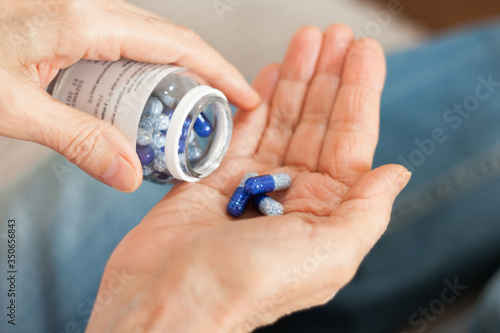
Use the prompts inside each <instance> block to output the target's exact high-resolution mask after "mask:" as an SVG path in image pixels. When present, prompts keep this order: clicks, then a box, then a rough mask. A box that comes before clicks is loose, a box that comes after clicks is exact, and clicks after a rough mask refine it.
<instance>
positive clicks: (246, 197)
mask: <svg viewBox="0 0 500 333" xmlns="http://www.w3.org/2000/svg"><path fill="white" fill-rule="evenodd" d="M255 176H257V173H255V172H249V173H247V174H246V175H245V176H244V177H243V179H242V180H241V183H240V186H238V188H237V189H236V191H235V192H234V194H233V196H232V197H231V200H229V203H228V204H227V207H226V209H227V212H228V214H229V215H231V216H234V217H238V216H241V215H243V212H244V211H245V208H247V206H248V204H249V203H250V198H251V196H250V193H248V191H247V190H245V187H244V185H245V182H246V181H247V179H248V178H251V177H255Z"/></svg>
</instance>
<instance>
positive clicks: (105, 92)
mask: <svg viewBox="0 0 500 333" xmlns="http://www.w3.org/2000/svg"><path fill="white" fill-rule="evenodd" d="M48 92H49V93H51V94H52V95H53V96H54V97H55V98H56V99H58V100H60V101H61V102H64V103H66V104H67V105H69V106H72V107H75V108H77V109H79V110H81V111H84V112H87V113H90V114H92V115H94V116H96V117H98V118H100V119H103V120H105V121H108V122H110V123H111V124H113V125H114V126H116V127H117V128H118V129H119V130H120V131H122V133H123V134H124V135H125V136H126V137H127V139H128V140H129V141H130V143H131V144H132V145H134V147H135V149H136V151H137V155H138V157H139V160H140V161H141V164H142V168H143V175H144V179H146V180H149V181H152V182H155V183H159V184H171V183H176V182H178V181H187V182H196V181H198V180H200V179H202V178H205V177H207V176H208V175H210V174H211V173H213V172H214V171H215V170H216V169H217V168H218V167H219V165H220V163H221V162H222V160H223V158H224V156H225V154H226V152H227V149H228V147H229V143H230V140H231V134H232V117H231V109H230V107H229V104H228V102H227V99H226V97H225V96H224V94H223V93H222V92H220V91H219V90H217V89H214V88H212V87H210V86H208V85H207V84H206V82H205V81H204V80H203V79H202V78H201V77H200V76H199V75H197V74H196V73H194V72H192V71H189V70H187V69H184V68H180V67H175V66H170V65H158V64H147V63H140V62H135V61H131V60H128V59H121V60H119V61H117V62H109V61H87V60H82V61H80V62H78V63H77V64H75V65H73V66H72V67H69V68H67V69H65V70H63V71H61V72H60V73H59V75H58V76H57V77H56V79H55V80H54V81H53V82H52V83H51V84H50V86H49V88H48Z"/></svg>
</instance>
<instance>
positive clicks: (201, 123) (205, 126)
mask: <svg viewBox="0 0 500 333" xmlns="http://www.w3.org/2000/svg"><path fill="white" fill-rule="evenodd" d="M193 128H194V130H195V132H196V133H197V134H198V135H199V136H201V137H202V138H206V137H207V136H209V135H210V134H212V124H211V123H210V120H208V118H207V116H205V114H204V113H203V112H202V113H200V114H199V115H198V117H197V118H196V121H195V122H194V125H193Z"/></svg>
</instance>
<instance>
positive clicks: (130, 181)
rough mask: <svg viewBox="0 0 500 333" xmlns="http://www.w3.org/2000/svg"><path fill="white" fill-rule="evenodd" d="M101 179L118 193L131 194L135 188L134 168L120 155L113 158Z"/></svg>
mask: <svg viewBox="0 0 500 333" xmlns="http://www.w3.org/2000/svg"><path fill="white" fill-rule="evenodd" d="M101 177H102V178H103V179H104V181H105V182H106V183H108V184H109V185H110V186H111V187H113V188H115V189H117V190H118V191H122V192H132V191H133V190H135V188H136V187H137V182H138V181H137V176H136V173H135V171H134V168H133V167H132V165H130V163H129V162H127V160H126V159H124V158H123V156H121V155H117V156H116V157H115V159H114V160H113V162H112V163H111V165H110V166H109V167H108V170H106V172H105V173H103V174H102V175H101Z"/></svg>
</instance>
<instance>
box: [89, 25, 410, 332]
mask: <svg viewBox="0 0 500 333" xmlns="http://www.w3.org/2000/svg"><path fill="white" fill-rule="evenodd" d="M384 76H385V63H384V57H383V53H382V51H381V49H380V48H379V46H378V45H377V44H376V43H375V42H373V41H370V40H362V41H358V42H355V41H354V40H353V36H352V32H351V31H350V30H349V29H348V28H347V27H344V26H340V25H335V26H332V27H330V28H328V29H327V30H326V32H324V33H323V32H321V31H320V30H318V29H316V28H311V27H308V28H304V29H301V30H300V31H299V32H298V33H297V34H296V35H295V36H294V38H293V40H292V42H291V44H290V47H289V50H288V53H287V55H286V58H285V61H284V63H283V64H282V65H270V66H268V67H266V68H265V69H264V70H263V71H262V72H261V73H260V75H259V76H258V77H257V78H256V80H255V82H254V84H253V86H254V88H255V89H256V90H257V91H258V92H259V93H260V94H261V97H262V99H263V102H262V104H261V105H260V106H259V107H258V108H256V109H254V110H251V111H241V112H239V113H238V114H237V116H236V118H235V122H234V126H235V129H234V136H233V141H232V145H231V147H230V150H229V153H228V155H227V157H226V159H225V161H224V163H223V164H222V165H221V167H220V168H219V169H218V170H217V172H216V173H214V174H213V175H211V176H210V177H208V178H206V179H204V180H203V181H200V182H199V183H196V184H187V183H184V184H179V185H176V186H175V187H174V188H173V189H172V190H171V191H170V192H169V193H168V195H167V196H166V197H165V198H164V199H163V200H162V201H161V202H160V203H159V204H158V205H156V206H155V207H154V208H153V209H152V210H151V212H150V213H149V214H148V215H147V216H146V217H145V218H144V220H143V221H142V222H141V223H140V224H139V225H138V226H137V227H136V228H135V229H134V230H132V231H131V232H130V233H129V234H128V235H127V236H126V237H125V239H124V240H123V241H122V242H121V243H120V245H119V246H118V247H117V249H116V250H115V252H114V253H113V255H112V257H111V259H110V260H109V262H108V265H107V267H106V271H105V274H104V277H103V281H102V283H101V287H100V291H99V295H98V298H97V302H96V307H95V308H94V312H93V314H92V317H91V320H90V323H89V327H88V331H89V332H108V331H110V332H142V331H145V332H156V331H158V332H248V331H251V330H252V329H254V328H255V327H258V326H262V325H265V324H268V323H271V322H273V321H275V320H276V319H278V318H279V317H281V316H283V315H285V314H288V313H290V312H293V311H297V310H300V309H304V308H307V307H311V306H315V305H319V304H322V303H324V302H326V301H328V300H330V299H331V298H332V297H333V296H334V295H335V293H336V292H337V291H338V290H339V289H340V288H341V287H342V286H344V285H345V284H346V283H347V282H348V281H349V280H350V279H351V278H352V276H353V275H354V273H355V272H356V269H357V267H358V266H359V264H360V262H361V260H362V259H363V257H364V256H365V255H366V253H367V252H368V251H369V250H370V249H371V247H372V246H373V245H374V243H375V242H376V241H377V239H378V238H379V237H380V236H381V235H382V233H383V232H384V230H385V228H386V226H387V223H388V221H389V216H390V212H391V208H392V204H393V202H394V199H395V197H396V196H397V194H398V193H399V191H400V190H401V189H402V188H403V187H404V186H405V185H406V183H407V182H408V180H409V178H410V175H409V173H407V172H406V170H405V169H404V168H403V167H401V166H396V165H387V166H383V167H380V168H378V169H376V170H373V171H370V170H371V163H372V158H373V154H374V150H375V147H376V144H377V138H378V113H379V104H380V94H381V90H382V87H383V81H384ZM246 172H258V173H259V174H268V173H271V174H272V173H278V172H286V173H289V174H290V175H291V176H292V179H293V182H292V186H291V187H290V188H289V189H288V190H286V191H282V192H280V193H273V194H271V195H272V196H273V197H274V198H275V199H276V200H278V201H279V202H281V203H282V204H283V207H284V212H285V214H284V215H283V216H274V217H264V216H261V215H260V214H257V213H256V212H255V210H252V209H250V208H249V209H247V212H246V213H245V214H244V215H243V216H242V217H241V218H240V219H233V218H231V217H230V216H229V215H228V214H227V213H226V211H225V207H226V205H227V203H228V201H229V198H230V196H231V194H232V192H233V191H234V189H235V188H236V187H237V186H238V184H239V182H240V180H241V178H242V177H243V175H244V174H245V173H246ZM116 272H121V273H120V274H126V275H127V277H128V278H129V280H128V281H129V282H128V283H127V286H126V288H124V289H123V290H119V291H116V292H114V291H113V290H112V287H113V285H114V283H115V282H116V281H114V278H113V277H114V276H116V274H117V273H116ZM110 291H111V292H110ZM103 295H112V296H111V297H108V301H107V302H106V304H104V305H105V306H98V305H99V300H100V297H102V296H103ZM101 303H102V302H101Z"/></svg>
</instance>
